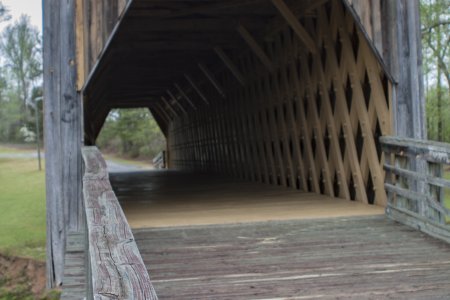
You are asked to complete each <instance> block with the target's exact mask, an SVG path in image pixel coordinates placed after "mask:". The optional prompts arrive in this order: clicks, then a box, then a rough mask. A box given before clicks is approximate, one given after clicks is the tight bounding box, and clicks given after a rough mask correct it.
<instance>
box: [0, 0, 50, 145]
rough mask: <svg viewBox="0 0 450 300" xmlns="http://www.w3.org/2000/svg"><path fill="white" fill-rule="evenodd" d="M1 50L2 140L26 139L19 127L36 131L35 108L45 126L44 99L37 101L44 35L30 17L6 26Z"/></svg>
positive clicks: (0, 114)
mask: <svg viewBox="0 0 450 300" xmlns="http://www.w3.org/2000/svg"><path fill="white" fill-rule="evenodd" d="M1 8H2V5H1V3H0V15H1ZM0 19H1V17H0ZM0 51H1V52H0V54H1V58H2V59H1V63H2V65H1V66H0V71H1V72H0V142H16V143H17V142H24V139H23V137H22V136H21V134H20V132H19V131H20V128H22V127H26V128H27V129H28V130H30V131H32V132H33V133H36V131H37V130H36V125H35V116H36V114H35V113H36V108H37V117H38V118H39V120H40V122H39V126H40V127H41V128H40V129H42V101H40V102H36V99H39V98H40V97H41V96H42V94H43V93H42V55H41V54H42V53H41V37H40V35H39V32H38V30H37V29H36V28H34V27H33V26H31V24H30V21H29V18H28V17H26V16H21V18H20V19H19V20H18V21H16V22H15V23H14V24H12V25H9V26H7V27H6V29H5V30H4V31H3V33H2V34H1V38H0ZM36 103H37V105H36ZM40 132H41V133H42V130H41V131H40Z"/></svg>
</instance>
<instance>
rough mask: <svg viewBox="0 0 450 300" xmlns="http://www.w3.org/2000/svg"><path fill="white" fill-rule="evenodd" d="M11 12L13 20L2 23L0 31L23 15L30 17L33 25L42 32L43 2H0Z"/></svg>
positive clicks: (17, 0)
mask: <svg viewBox="0 0 450 300" xmlns="http://www.w3.org/2000/svg"><path fill="white" fill-rule="evenodd" d="M0 2H2V3H3V4H4V5H5V6H6V8H7V9H8V10H9V14H10V15H11V17H12V18H11V20H10V21H8V22H3V23H0V31H3V29H4V28H5V27H6V26H7V25H8V24H11V23H13V22H14V21H15V20H17V19H18V18H19V17H20V16H21V15H28V16H30V21H31V24H32V25H33V26H35V27H37V28H38V30H39V31H40V32H42V0H0Z"/></svg>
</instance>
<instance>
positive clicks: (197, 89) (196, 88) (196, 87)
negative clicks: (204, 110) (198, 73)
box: [184, 74, 209, 105]
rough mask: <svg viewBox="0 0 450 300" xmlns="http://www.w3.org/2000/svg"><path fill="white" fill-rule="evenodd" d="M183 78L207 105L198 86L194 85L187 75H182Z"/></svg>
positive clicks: (207, 102) (206, 100) (206, 99)
mask: <svg viewBox="0 0 450 300" xmlns="http://www.w3.org/2000/svg"><path fill="white" fill-rule="evenodd" d="M184 78H186V80H187V81H188V82H189V84H190V85H191V86H192V88H193V89H194V90H195V91H196V92H197V94H198V95H199V96H200V98H201V99H202V100H203V101H204V102H205V103H206V104H208V105H209V101H208V98H206V96H205V94H203V92H202V91H201V90H200V89H199V88H198V86H197V85H196V84H195V82H194V81H193V80H192V79H191V77H189V75H187V74H184Z"/></svg>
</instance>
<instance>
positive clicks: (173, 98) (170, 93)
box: [166, 90, 187, 114]
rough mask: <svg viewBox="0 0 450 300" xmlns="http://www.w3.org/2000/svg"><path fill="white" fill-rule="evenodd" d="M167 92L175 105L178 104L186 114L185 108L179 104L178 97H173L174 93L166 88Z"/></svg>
mask: <svg viewBox="0 0 450 300" xmlns="http://www.w3.org/2000/svg"><path fill="white" fill-rule="evenodd" d="M166 92H167V94H168V95H169V97H170V99H172V100H173V101H174V102H175V104H176V105H178V107H179V108H180V109H181V110H182V111H183V112H184V113H185V114H187V110H186V109H185V108H184V107H183V105H181V103H180V101H178V99H177V98H176V97H175V95H174V94H172V92H171V91H169V90H166Z"/></svg>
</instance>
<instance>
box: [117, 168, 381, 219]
mask: <svg viewBox="0 0 450 300" xmlns="http://www.w3.org/2000/svg"><path fill="white" fill-rule="evenodd" d="M110 178H111V183H112V185H113V188H114V191H115V193H116V195H117V197H118V199H119V201H120V203H121V205H122V208H123V210H124V212H125V214H126V216H127V219H128V222H129V223H130V225H131V226H132V227H133V228H145V227H168V226H188V225H208V224H233V223H243V222H244V223H245V222H260V221H268V220H291V219H317V218H325V217H344V216H345V217H348V216H364V215H377V214H378V215H381V214H383V213H384V209H383V208H382V207H379V206H373V205H365V204H362V203H358V202H354V201H347V200H343V199H336V198H331V197H327V196H324V195H317V194H313V193H305V192H300V191H297V190H294V189H286V188H282V187H277V186H272V185H264V184H260V183H254V182H246V181H241V180H238V179H233V178H229V177H223V176H218V175H211V174H194V173H188V172H179V171H161V170H153V171H145V172H134V173H113V174H111V176H110Z"/></svg>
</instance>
